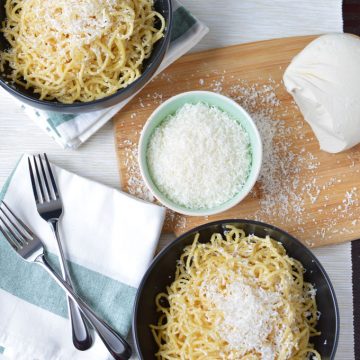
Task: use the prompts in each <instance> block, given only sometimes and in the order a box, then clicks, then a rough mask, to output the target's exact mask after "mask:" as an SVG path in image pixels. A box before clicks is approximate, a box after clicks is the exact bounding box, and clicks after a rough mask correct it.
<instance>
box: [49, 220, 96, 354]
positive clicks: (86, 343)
mask: <svg viewBox="0 0 360 360" xmlns="http://www.w3.org/2000/svg"><path fill="white" fill-rule="evenodd" d="M48 224H49V225H50V227H51V229H52V230H53V233H54V236H55V238H56V241H57V244H58V250H59V253H60V268H61V272H62V275H63V278H64V280H65V281H66V282H67V283H68V284H69V285H70V286H71V287H72V288H73V287H74V286H73V284H72V281H71V277H70V274H69V269H68V267H67V264H66V259H65V256H64V251H63V248H62V244H61V239H60V234H59V226H58V220H57V219H51V220H49V221H48ZM67 301H68V309H69V317H70V322H71V329H72V340H73V344H74V346H75V347H76V348H77V349H78V350H80V351H84V350H87V349H89V348H90V347H91V345H92V343H93V340H92V337H91V334H90V329H89V325H88V324H87V323H86V321H85V319H84V315H83V313H82V312H81V311H80V309H79V308H78V307H77V306H76V304H75V303H74V301H73V300H72V299H71V298H70V297H67Z"/></svg>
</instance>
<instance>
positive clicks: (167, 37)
mask: <svg viewBox="0 0 360 360" xmlns="http://www.w3.org/2000/svg"><path fill="white" fill-rule="evenodd" d="M166 1H167V3H168V7H169V16H168V18H167V23H166V27H165V30H166V31H165V38H164V41H163V43H162V44H161V46H160V48H159V51H158V53H157V55H156V57H155V58H154V59H153V62H152V64H151V66H149V67H148V68H147V69H146V70H145V71H144V72H143V73H142V74H141V75H140V77H139V78H138V79H136V80H135V81H133V82H132V83H130V84H129V85H128V86H127V87H125V88H123V89H119V90H117V91H116V92H115V93H114V94H111V95H109V96H105V97H103V98H101V99H97V100H93V101H88V102H74V103H72V104H65V103H61V102H59V101H50V100H40V99H36V98H33V97H31V96H29V95H26V94H24V93H22V92H21V91H18V90H16V89H14V88H12V87H11V86H10V85H8V83H7V82H6V81H5V80H4V79H2V78H0V86H2V87H3V88H4V89H5V90H6V91H8V92H9V93H10V94H11V95H13V96H16V97H20V98H21V99H23V100H25V101H27V102H31V103H34V104H37V105H38V106H42V107H44V106H49V107H52V108H53V109H54V111H56V110H57V109H60V110H63V111H66V109H67V108H68V109H71V108H73V109H74V110H75V108H79V109H81V108H83V107H86V106H96V105H98V104H101V103H104V102H108V101H110V100H112V99H114V98H115V97H117V96H119V94H122V95H126V94H127V93H128V92H132V90H133V88H134V87H136V85H137V84H138V83H139V82H141V80H142V79H143V78H144V77H146V76H147V75H148V74H149V73H150V72H155V71H156V69H157V68H158V67H159V65H160V64H161V62H162V59H163V58H164V54H165V52H166V50H167V48H168V46H169V44H170V39H171V29H172V25H173V21H172V20H173V12H172V2H171V1H172V0H166ZM154 65H155V67H154ZM140 89H141V88H139V90H140ZM110 106H111V105H109V107H110ZM34 107H36V105H34Z"/></svg>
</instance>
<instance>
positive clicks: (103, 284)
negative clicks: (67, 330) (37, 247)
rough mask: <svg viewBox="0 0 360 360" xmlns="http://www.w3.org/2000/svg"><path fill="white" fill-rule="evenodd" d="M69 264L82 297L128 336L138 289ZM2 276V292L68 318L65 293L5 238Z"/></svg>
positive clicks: (0, 261)
mask: <svg viewBox="0 0 360 360" xmlns="http://www.w3.org/2000/svg"><path fill="white" fill-rule="evenodd" d="M54 241H55V239H54ZM47 258H48V260H49V262H50V263H52V264H53V265H54V264H55V263H56V262H57V258H56V256H55V255H53V254H48V256H47ZM68 264H69V270H70V272H71V275H72V279H73V282H74V287H75V289H76V292H77V293H78V294H79V296H81V297H82V298H83V299H84V300H85V301H86V302H87V304H88V305H89V306H91V307H92V308H93V309H94V310H95V311H96V313H97V314H99V315H100V316H101V317H102V318H103V319H105V320H106V321H107V322H108V323H109V324H111V325H112V326H113V327H114V328H115V329H116V330H117V331H118V332H119V333H121V334H122V335H124V336H126V335H127V333H128V331H129V329H130V325H131V315H132V308H133V303H134V299H135V295H136V289H135V288H133V287H131V286H128V285H125V284H122V283H121V282H119V281H116V280H114V279H111V278H109V277H107V276H104V275H102V274H100V273H98V272H95V271H92V270H89V269H87V268H85V267H83V266H80V265H77V264H75V263H72V262H68ZM55 267H58V266H55ZM0 274H1V276H0V288H1V289H2V290H5V291H7V292H9V293H10V294H12V295H14V296H16V297H18V298H21V299H22V300H25V301H27V302H29V303H31V304H33V305H36V306H39V307H41V308H43V309H45V310H48V311H50V312H52V313H54V314H57V315H60V316H62V317H67V316H68V315H67V303H66V297H65V293H64V292H63V291H62V289H61V288H60V287H59V286H58V285H57V284H56V283H55V282H54V280H53V279H52V278H51V277H50V276H49V275H48V274H47V272H46V271H45V270H44V269H43V268H41V267H40V266H39V265H36V264H32V263H28V262H26V261H24V260H23V259H22V258H20V256H18V255H17V254H16V253H15V251H14V250H13V249H12V248H11V247H10V245H9V244H8V243H7V241H6V240H5V238H4V237H3V235H2V234H0Z"/></svg>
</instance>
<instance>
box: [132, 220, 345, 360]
mask: <svg viewBox="0 0 360 360" xmlns="http://www.w3.org/2000/svg"><path fill="white" fill-rule="evenodd" d="M133 335H134V340H135V345H136V349H137V352H138V355H139V357H140V358H141V359H144V360H145V359H146V360H151V359H158V360H161V359H170V358H171V359H180V358H184V359H207V358H209V359H242V358H246V359H274V360H276V359H279V358H282V359H323V360H328V359H334V357H335V352H336V348H337V343H338V336H339V310H338V306H337V301H336V296H335V293H334V289H333V287H332V284H331V282H330V279H329V277H328V276H327V274H326V272H325V270H324V268H323V267H322V265H321V264H320V262H319V261H318V260H317V259H316V257H315V256H314V255H313V253H312V252H311V251H310V250H309V249H308V248H306V247H305V246H304V245H303V244H302V243H301V242H300V241H298V240H297V239H295V238H293V237H292V236H291V235H289V234H287V233H286V232H284V231H282V230H280V229H278V228H276V227H274V226H271V225H267V224H264V223H261V222H257V221H251V220H222V221H216V222H212V223H209V224H205V225H202V226H199V227H197V228H195V229H193V230H191V231H189V232H187V233H185V234H184V235H182V236H180V237H179V238H178V239H176V240H175V241H173V242H172V243H171V244H169V245H168V246H167V247H166V248H165V249H163V250H162V251H161V252H160V253H159V254H158V255H157V256H156V258H155V259H154V261H153V262H152V264H151V266H150V267H149V269H148V271H147V272H146V274H145V275H144V277H143V279H142V282H141V284H140V286H139V289H138V292H137V296H136V301H135V306H134V316H133ZM281 356H282V357H281Z"/></svg>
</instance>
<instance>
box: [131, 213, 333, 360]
mask: <svg viewBox="0 0 360 360" xmlns="http://www.w3.org/2000/svg"><path fill="white" fill-rule="evenodd" d="M236 222H242V223H247V224H254V225H260V226H263V227H265V228H268V229H270V230H275V231H278V232H280V233H282V234H284V235H285V236H286V237H288V238H289V239H291V240H292V241H295V242H296V243H297V244H299V245H300V246H301V247H302V248H303V250H304V251H305V252H306V253H307V254H308V255H310V257H312V259H313V260H314V261H315V263H316V265H317V266H318V267H319V269H320V271H321V273H322V275H323V276H324V278H325V280H326V283H327V285H328V287H329V289H330V293H331V299H332V301H333V303H334V307H335V323H336V324H335V327H336V329H335V339H334V344H333V347H332V351H331V355H330V358H331V359H334V358H335V354H336V350H337V347H338V342H339V334H340V313H339V306H338V302H337V299H336V294H335V290H334V287H333V285H332V283H331V280H330V278H329V275H328V274H327V272H326V270H325V269H324V267H323V266H322V265H321V263H320V261H319V260H318V259H317V257H316V256H315V255H314V254H313V252H312V251H311V250H310V249H309V248H307V247H306V246H305V245H304V244H303V243H302V242H301V241H300V240H298V239H296V238H295V237H294V236H292V235H290V234H289V233H288V232H286V231H284V230H282V229H280V228H278V227H276V226H274V225H270V224H267V223H264V222H261V221H256V220H246V219H225V220H217V221H212V222H209V223H207V224H203V225H200V226H197V227H195V228H193V229H191V230H189V231H187V232H186V233H184V234H182V235H180V236H179V237H177V238H176V239H175V240H173V241H172V242H171V243H170V244H169V245H167V246H165V248H164V249H162V250H161V251H160V252H159V253H158V254H157V255H156V256H155V258H154V259H153V261H152V263H151V264H150V266H149V268H148V269H147V270H146V273H145V275H144V276H143V278H142V280H141V282H140V285H139V288H138V290H137V292H136V298H135V302H134V311H133V318H132V333H133V337H134V340H135V348H136V352H137V354H138V355H139V356H140V358H141V359H143V358H144V357H143V354H142V352H141V349H140V347H139V338H138V332H137V328H136V319H137V312H138V305H139V301H140V295H141V293H142V290H143V288H144V285H145V283H146V281H147V279H148V277H149V275H150V273H151V271H152V269H153V268H154V267H155V266H156V265H157V263H158V261H159V259H160V258H162V256H163V255H164V254H165V253H168V252H169V251H171V249H172V248H173V247H174V246H175V244H177V243H179V242H181V241H182V239H183V238H185V237H187V236H189V235H190V234H191V233H193V232H198V231H200V230H202V229H204V228H207V227H209V226H214V225H223V224H226V223H236Z"/></svg>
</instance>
